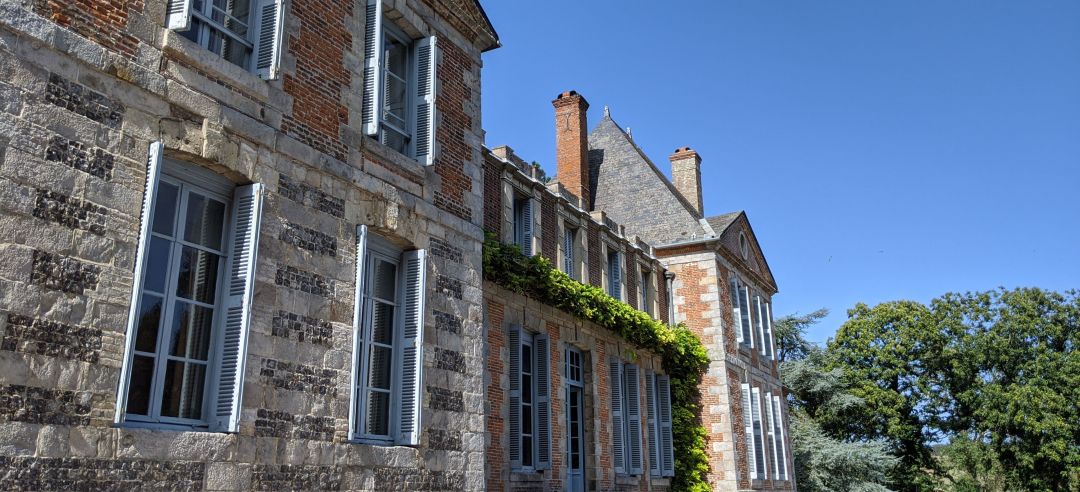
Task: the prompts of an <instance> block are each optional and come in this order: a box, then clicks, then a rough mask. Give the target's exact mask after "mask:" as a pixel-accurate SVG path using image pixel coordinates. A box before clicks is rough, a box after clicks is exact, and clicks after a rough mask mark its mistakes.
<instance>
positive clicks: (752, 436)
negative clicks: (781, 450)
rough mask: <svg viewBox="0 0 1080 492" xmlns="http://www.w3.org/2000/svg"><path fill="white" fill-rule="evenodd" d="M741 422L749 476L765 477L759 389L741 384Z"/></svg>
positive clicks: (754, 477) (756, 478)
mask: <svg viewBox="0 0 1080 492" xmlns="http://www.w3.org/2000/svg"><path fill="white" fill-rule="evenodd" d="M742 398H743V420H744V421H743V423H744V426H745V432H746V458H747V465H746V466H747V469H748V470H750V478H751V479H754V480H758V479H765V478H766V474H765V453H766V451H765V437H764V436H763V435H762V423H761V390H760V389H759V388H756V387H755V388H751V387H750V385H749V384H743V385H742Z"/></svg>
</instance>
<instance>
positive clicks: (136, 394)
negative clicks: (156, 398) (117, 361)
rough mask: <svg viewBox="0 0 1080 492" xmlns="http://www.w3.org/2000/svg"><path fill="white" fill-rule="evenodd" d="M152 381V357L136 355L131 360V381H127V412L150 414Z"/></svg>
mask: <svg viewBox="0 0 1080 492" xmlns="http://www.w3.org/2000/svg"><path fill="white" fill-rule="evenodd" d="M153 381H154V359H153V358H152V357H143V356H141V355H136V356H135V360H133V361H132V362H131V381H130V382H129V383H128V384H129V385H130V386H128V399H127V413H133V414H136V415H149V414H150V392H151V391H152V390H153V388H152V387H151V385H152V383H153Z"/></svg>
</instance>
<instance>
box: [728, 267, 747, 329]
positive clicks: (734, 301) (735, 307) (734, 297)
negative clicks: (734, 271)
mask: <svg viewBox="0 0 1080 492" xmlns="http://www.w3.org/2000/svg"><path fill="white" fill-rule="evenodd" d="M728 286H729V288H730V289H729V291H730V293H731V311H732V317H731V319H732V320H734V321H735V339H736V340H737V341H738V342H739V343H744V342H745V339H744V338H743V330H742V328H741V326H740V320H741V319H742V313H741V311H740V310H739V306H740V304H739V280H738V279H736V278H734V277H732V278H731V279H730V280H729V283H728Z"/></svg>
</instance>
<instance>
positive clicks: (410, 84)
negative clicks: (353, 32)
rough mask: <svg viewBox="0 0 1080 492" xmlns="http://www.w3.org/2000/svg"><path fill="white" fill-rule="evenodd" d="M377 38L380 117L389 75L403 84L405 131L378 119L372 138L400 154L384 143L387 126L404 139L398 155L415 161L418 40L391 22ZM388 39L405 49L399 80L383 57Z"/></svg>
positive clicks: (385, 101)
mask: <svg viewBox="0 0 1080 492" xmlns="http://www.w3.org/2000/svg"><path fill="white" fill-rule="evenodd" d="M379 36H381V38H382V41H381V43H380V47H381V48H382V49H383V54H382V56H381V57H380V58H379V60H380V62H379V63H380V66H379V77H381V78H382V79H383V82H382V88H383V97H382V98H380V99H381V101H379V103H378V111H380V114H386V111H387V110H386V103H387V98H386V95H387V94H388V93H389V91H388V90H387V86H388V85H389V84H387V83H386V78H387V77H388V76H393V77H395V78H398V79H402V80H401V82H402V83H403V84H405V100H404V101H403V102H402V103H403V104H404V105H405V128H398V127H397V126H396V125H394V124H391V123H389V122H388V121H387V119H386V118H385V117H380V118H379V131H378V134H377V135H376V136H375V139H376V140H377V141H378V142H379V143H380V144H382V145H386V146H387V147H390V148H391V149H393V150H394V151H397V152H400V151H398V150H397V149H394V148H393V147H391V146H390V145H389V144H387V143H386V141H385V134H386V128H384V127H389V128H390V130H392V131H394V132H397V133H399V134H401V135H402V137H403V138H404V139H405V151H404V152H400V153H401V154H403V155H405V156H407V157H409V158H413V159H415V158H416V138H415V137H416V125H417V122H416V115H415V112H416V111H415V104H414V102H415V92H416V90H415V89H416V87H417V86H418V85H419V81H418V80H417V78H416V68H415V65H416V54H415V53H414V51H415V49H416V42H417V40H415V39H412V38H410V37H409V36H408V35H406V34H405V31H403V30H401V28H400V27H398V26H396V25H394V23H393V22H383V23H382V31H381V32H380V33H379ZM388 37H389V38H393V39H394V40H395V41H397V42H398V43H400V44H401V45H402V46H403V47H404V49H405V77H404V78H402V77H398V76H397V75H396V74H394V73H393V72H391V71H390V64H389V57H388V56H386V47H387V46H388V45H389V43H387V38H388Z"/></svg>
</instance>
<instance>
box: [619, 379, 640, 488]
mask: <svg viewBox="0 0 1080 492" xmlns="http://www.w3.org/2000/svg"><path fill="white" fill-rule="evenodd" d="M639 375H640V371H639V369H638V366H636V365H634V364H626V366H625V367H624V368H623V378H624V381H623V384H624V385H625V386H624V388H625V393H624V394H625V395H626V406H625V407H623V408H624V409H625V411H626V444H627V454H626V462H627V464H628V465H629V466H628V468H629V470H628V473H629V474H631V475H641V472H642V454H641V379H640V378H639Z"/></svg>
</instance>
